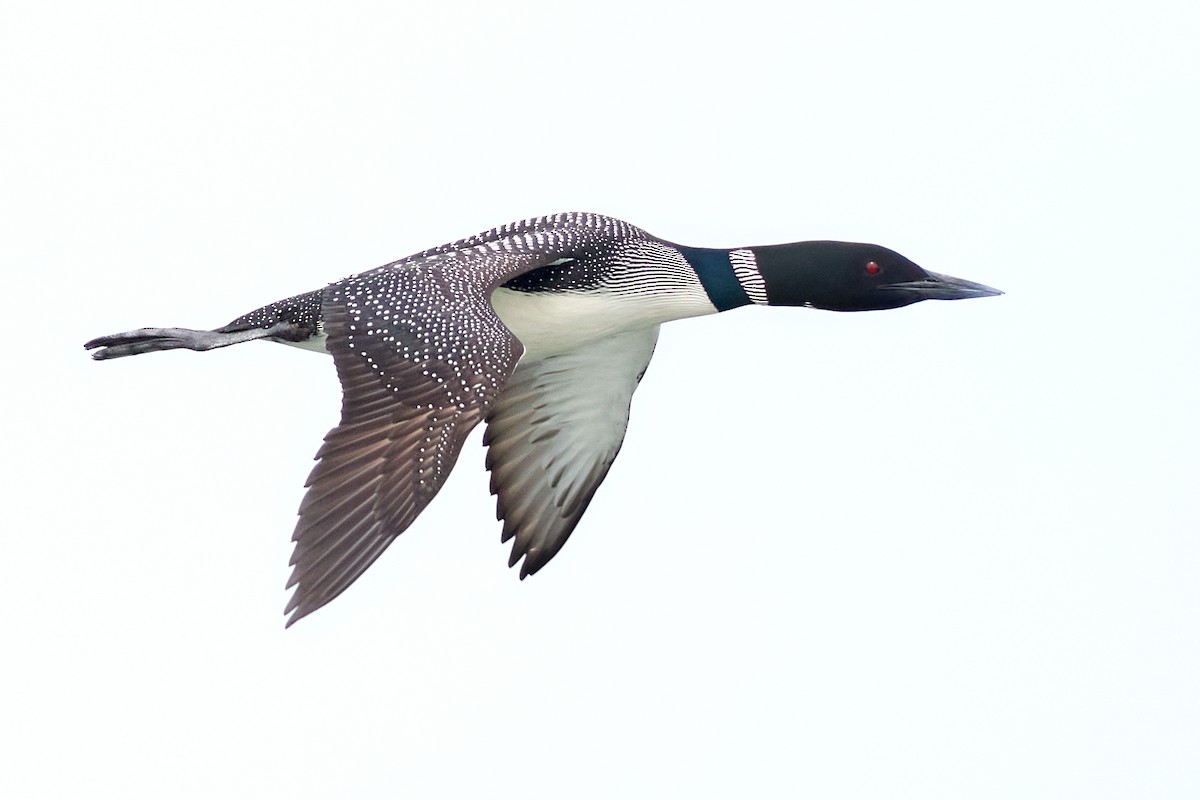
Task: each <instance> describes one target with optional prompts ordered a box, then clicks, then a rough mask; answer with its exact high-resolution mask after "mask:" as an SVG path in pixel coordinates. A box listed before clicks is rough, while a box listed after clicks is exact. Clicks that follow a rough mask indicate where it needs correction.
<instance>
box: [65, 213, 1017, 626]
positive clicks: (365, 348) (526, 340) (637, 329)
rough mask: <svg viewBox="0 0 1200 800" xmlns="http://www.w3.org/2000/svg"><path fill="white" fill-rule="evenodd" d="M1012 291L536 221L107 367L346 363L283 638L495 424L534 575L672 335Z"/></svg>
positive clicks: (143, 345)
mask: <svg viewBox="0 0 1200 800" xmlns="http://www.w3.org/2000/svg"><path fill="white" fill-rule="evenodd" d="M998 294H1002V293H1001V292H1000V291H998V290H996V289H992V288H990V287H987V286H983V285H982V284H978V283H972V282H970V281H965V280H961V279H959V278H952V277H949V276H947V275H939V274H938V273H936V272H929V271H926V270H924V269H922V268H921V267H919V266H917V265H916V264H914V263H913V262H912V261H909V260H908V259H907V258H905V257H904V256H902V255H900V254H899V253H896V252H893V251H891V250H888V249H887V248H884V247H879V246H877V245H872V244H853V243H847V242H832V241H811V242H797V243H794V244H781V245H770V246H765V247H741V248H736V249H733V250H721V249H710V248H695V247H685V246H683V245H678V244H672V243H671V242H667V241H665V240H663V239H659V238H656V237H654V236H651V235H650V234H648V233H646V232H645V231H643V230H640V229H639V228H636V227H634V226H633V225H630V224H628V223H626V222H622V221H620V220H617V219H613V218H611V217H606V216H601V215H598V214H587V213H566V214H556V215H553V216H546V217H537V218H533V219H528V220H525V221H523V222H515V223H511V224H509V225H504V226H501V227H498V228H493V229H492V230H489V231H485V232H484V233H480V234H478V235H476V236H472V237H470V238H467V239H461V240H459V241H456V242H452V243H450V244H445V245H442V246H440V247H434V248H432V249H430V250H425V251H423V252H420V253H416V254H415V255H411V256H409V257H408V258H405V259H401V260H400V261H395V262H392V263H391V264H386V265H384V266H382V267H379V268H377V269H373V270H370V271H368V272H364V273H361V274H359V275H353V276H351V277H349V278H345V279H343V280H340V281H338V282H337V283H332V284H330V285H328V286H326V287H325V288H324V289H320V290H318V291H315V292H309V293H307V294H301V295H297V296H295V297H290V298H288V299H286V300H280V301H279V302H276V303H271V304H270V305H267V306H264V307H262V308H259V309H256V310H254V311H251V312H250V313H249V314H246V315H244V316H241V317H238V318H237V319H235V320H234V321H233V322H231V323H229V324H228V325H225V326H223V327H220V328H216V329H214V330H211V331H198V330H190V329H187V328H142V329H140V330H135V331H128V332H126V333H117V334H113V335H111V336H101V337H100V338H98V339H93V340H92V341H90V342H88V343H87V344H86V345H84V347H86V348H87V349H88V350H93V351H94V352H92V357H93V358H96V359H101V360H103V359H110V358H120V357H122V356H130V355H137V354H139V353H149V352H152V351H155V350H171V349H176V348H188V349H191V350H211V349H213V348H217V347H226V346H228V345H231V344H238V343H239V342H247V341H250V340H252V339H268V340H271V341H275V342H283V343H286V344H292V345H297V346H301V347H307V348H310V349H313V350H317V351H320V352H328V353H330V354H331V355H332V356H333V360H334V365H335V366H336V368H337V373H338V378H339V379H340V380H341V383H342V392H343V396H342V414H341V422H340V423H339V424H338V425H337V427H335V428H334V429H333V430H331V431H330V432H329V433H328V434H327V435H326V436H325V442H324V444H323V445H322V446H321V448H320V450H319V451H318V452H317V455H316V458H317V460H318V463H317V465H316V466H315V467H314V469H313V471H312V473H311V475H310V476H309V478H308V481H307V483H306V487H307V492H306V493H305V495H304V499H303V501H302V503H301V504H300V519H299V521H298V523H297V525H296V529H295V533H294V535H293V537H292V539H293V541H294V542H295V550H294V552H293V555H292V559H291V564H292V566H293V571H292V574H291V577H290V578H289V580H288V583H287V586H288V588H291V587H293V586H295V587H296V590H295V592H294V593H293V595H292V597H291V599H290V600H289V602H288V604H287V607H286V609H285V610H284V614H290V617H289V619H288V621H287V625H291V624H293V623H294V622H296V621H297V620H298V619H300V618H302V617H304V616H307V615H308V614H311V613H312V612H313V611H315V610H316V609H318V608H320V607H321V606H323V605H325V604H326V603H328V602H329V601H330V600H332V599H333V598H335V597H337V596H338V595H339V594H340V593H341V592H343V591H344V590H345V589H346V588H347V587H348V586H350V584H351V583H353V582H354V581H355V580H356V579H357V578H358V577H359V576H360V575H362V573H363V572H364V571H366V569H367V568H368V567H369V566H370V565H371V564H372V563H373V562H374V561H375V559H376V558H378V557H379V556H380V554H381V553H383V551H384V550H385V549H386V548H387V546H388V545H389V544H391V542H392V540H393V539H395V538H396V537H397V536H399V535H400V534H401V533H403V532H404V530H405V529H407V528H408V526H409V525H411V524H412V522H413V520H414V519H416V517H417V515H418V514H420V513H421V511H422V510H423V509H424V508H425V506H426V505H428V503H429V501H430V500H432V499H433V496H434V495H435V494H437V492H438V490H439V489H440V488H441V487H442V485H443V484H444V483H445V481H446V477H447V476H448V475H449V473H450V469H451V468H452V467H453V466H454V462H455V461H456V459H457V458H458V454H459V451H460V449H461V448H462V444H463V441H464V440H465V439H466V437H467V434H468V433H470V431H471V429H472V428H474V427H475V426H476V425H477V424H479V423H480V422H485V423H486V426H487V427H486V432H485V435H484V444H485V445H486V446H487V448H488V451H487V462H486V464H487V468H488V469H489V470H490V471H491V491H492V493H493V494H495V495H496V496H497V502H496V506H497V519H500V520H503V523H504V524H503V533H502V534H501V541H508V540H509V539H512V540H513V548H512V553H511V555H510V557H509V566H510V567H511V566H513V565H514V564H516V563H517V561H520V560H521V559H522V557H523V558H524V562H523V563H522V564H521V571H520V575H521V578H525V576H527V575H532V574H533V573H535V572H537V571H538V570H539V569H541V568H542V567H543V566H545V564H546V562H548V561H549V560H550V559H551V558H553V557H554V554H555V553H557V552H558V551H559V549H560V548H561V547H562V546H563V544H564V543H565V542H566V540H567V537H569V536H570V535H571V531H572V530H574V528H575V526H576V524H577V523H578V522H579V519H580V517H581V516H582V515H583V512H584V509H586V508H587V505H588V503H589V502H590V501H591V499H592V495H593V494H595V492H596V488H597V487H598V486H599V485H600V482H601V481H603V480H604V477H605V475H606V474H607V473H608V469H609V467H610V466H611V465H612V463H613V459H615V458H616V456H617V451H618V450H620V448H621V442H622V440H623V439H624V437H625V428H626V424H627V423H628V420H629V406H630V400H631V398H632V397H633V392H634V389H636V388H637V385H638V382H639V381H640V380H641V378H642V375H643V374H644V373H645V371H646V367H647V365H648V364H649V363H650V357H651V355H652V354H653V352H654V345H655V342H656V341H657V339H658V329H659V325H660V324H661V323H663V322H668V321H670V320H675V319H682V318H684V317H694V316H700V315H703V314H714V313H717V312H720V311H728V310H729V309H732V308H737V307H739V306H745V305H752V304H753V305H772V306H806V307H809V308H818V309H828V310H833V311H870V310H877V309H887V308H898V307H900V306H906V305H909V304H911V303H916V302H920V301H921V300H930V299H935V300H959V299H963V298H969V297H986V296H989V295H998Z"/></svg>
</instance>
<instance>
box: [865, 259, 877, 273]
mask: <svg viewBox="0 0 1200 800" xmlns="http://www.w3.org/2000/svg"><path fill="white" fill-rule="evenodd" d="M867 274H868V275H878V274H879V265H878V264H876V263H875V262H874V261H868V262H867Z"/></svg>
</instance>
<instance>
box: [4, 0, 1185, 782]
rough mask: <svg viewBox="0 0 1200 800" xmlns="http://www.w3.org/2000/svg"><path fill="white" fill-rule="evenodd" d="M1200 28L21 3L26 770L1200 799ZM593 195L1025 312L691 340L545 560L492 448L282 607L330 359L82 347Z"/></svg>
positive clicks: (12, 610)
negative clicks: (856, 257)
mask: <svg viewBox="0 0 1200 800" xmlns="http://www.w3.org/2000/svg"><path fill="white" fill-rule="evenodd" d="M409 8H411V10H406V9H409ZM785 8H786V9H788V10H782V9H785ZM1198 36H1200V11H1197V10H1196V5H1195V4H1194V3H1191V2H1182V1H1181V2H1178V3H1157V2H1141V3H1136V4H1133V3H1130V4H1117V3H1086V4H1085V3H1061V2H1046V0H1039V2H1036V3H1032V2H1031V3H1024V2H1017V3H1005V4H998V5H996V6H994V7H991V8H983V7H980V6H977V5H972V4H962V3H949V2H946V3H930V2H919V1H916V2H908V3H853V2H846V3H836V4H831V3H811V4H810V3H783V2H778V3H772V4H769V5H758V4H755V3H750V2H739V3H730V4H722V5H720V6H712V5H708V4H683V3H678V4H676V3H670V4H661V5H658V4H655V3H651V2H636V3H623V2H607V1H606V2H602V3H589V4H571V3H565V2H557V3H539V4H534V3H523V2H519V3H503V2H478V3H465V2H440V3H387V2H378V3H352V2H347V3H337V4H333V3H307V2H288V3H267V4H261V3H246V2H238V3H227V4H225V3H214V2H211V0H208V1H207V2H203V3H175V2H172V3H134V2H108V3H54V2H45V1H43V2H21V1H20V0H8V1H7V2H5V3H4V4H3V8H2V10H0V75H2V76H3V77H2V78H0V100H2V102H3V109H4V122H3V125H0V170H2V173H0V203H2V204H3V208H2V212H3V220H4V222H3V228H4V232H3V234H2V235H0V263H2V264H3V267H4V270H5V273H4V274H5V275H6V276H7V280H8V283H7V286H6V291H5V303H4V307H5V310H6V315H7V328H8V331H7V346H6V348H5V361H6V363H7V367H8V368H7V376H8V377H7V379H6V381H5V385H6V389H7V391H6V392H4V394H3V399H0V403H2V404H3V411H2V413H0V426H2V430H0V436H2V440H3V442H4V448H5V453H6V458H5V459H4V460H3V462H2V463H0V470H3V471H4V472H5V475H4V480H3V481H2V483H0V485H3V486H4V489H3V492H4V507H5V509H6V513H5V515H4V524H3V533H2V534H0V564H2V565H3V570H4V577H3V579H2V580H0V607H2V608H3V611H2V612H0V614H2V616H0V620H2V622H3V639H2V642H3V652H4V656H3V658H2V659H0V677H2V678H3V680H2V681H0V687H2V688H0V717H2V718H3V720H4V722H3V724H0V740H3V741H0V751H2V752H3V753H4V759H3V761H4V764H3V766H2V767H0V795H3V796H4V797H13V798H18V797H20V798H37V797H46V798H50V797H53V798H61V797H87V798H100V797H114V798H164V797H169V798H189V797H222V798H228V797H248V798H275V797H279V798H284V797H286V798H327V797H400V796H403V797H411V798H457V797H464V798H465V797H488V798H508V797H514V798H515V797H521V798H600V797H618V796H622V797H672V796H673V797H814V798H922V799H924V798H936V797H946V798H1012V797H1021V798H1088V800H1096V799H1097V798H1129V797H1153V798H1195V797H1198V796H1200V759H1198V758H1197V753H1200V680H1198V676H1200V636H1198V633H1197V632H1198V630H1200V580H1198V577H1200V543H1198V537H1200V511H1198V510H1197V502H1196V491H1197V488H1196V484H1197V478H1198V476H1200V457H1198V456H1197V448H1198V445H1200V421H1198V418H1197V408H1198V407H1200V389H1198V387H1197V355H1196V346H1197V345H1196V343H1197V337H1198V334H1200V321H1198V315H1197V312H1196V310H1195V305H1194V303H1195V301H1194V295H1195V293H1196V292H1195V286H1196V278H1197V274H1198V273H1200V270H1198V269H1197V247H1196V237H1197V220H1198V219H1200V202H1198V200H1197V193H1196V192H1197V188H1196V187H1197V186H1198V185H1200V156H1198V155H1197V142H1200V102H1198V98H1200V55H1198V53H1200V51H1198V50H1197V45H1196V42H1197V37H1198ZM566 210H591V211H598V212H603V213H606V214H610V215H613V216H616V217H620V218H622V219H626V220H628V221H630V222H632V223H634V224H636V225H639V226H641V227H643V228H645V229H647V230H648V231H650V232H652V233H654V234H656V235H659V236H662V237H665V238H667V239H671V240H673V241H678V242H683V243H686V244H690V245H695V246H739V245H754V244H769V243H777V242H787V241H797V240H803V239H827V238H832V239H848V240H857V241H871V242H877V243H880V244H884V245H887V246H889V247H892V248H893V249H896V250H898V251H900V252H902V253H904V254H905V255H907V256H908V257H910V258H912V259H913V260H915V261H917V262H918V263H920V264H922V265H923V266H925V267H927V268H929V269H933V270H936V271H939V272H944V273H949V274H952V275H956V276H960V277H963V278H968V279H970V280H974V281H980V282H983V283H987V284H989V285H993V286H997V287H999V288H1001V289H1004V290H1005V291H1006V292H1007V293H1008V294H1007V295H1006V296H1005V297H1002V298H997V299H988V300H978V301H971V302H962V303H936V302H927V303H922V304H919V305H917V306H913V307H910V308H905V309H900V310H896V311H887V312H879V313H870V314H834V313H826V312H816V311H808V310H802V309H786V308H785V309H762V308H748V309H740V310H738V311H735V312H731V313H729V314H722V315H720V316H713V317H708V318H704V319H699V320H688V321H682V322H678V323H673V324H671V325H668V326H666V327H665V328H664V329H663V333H662V337H661V339H660V342H659V346H658V351H657V355H656V357H655V359H654V361H653V363H652V364H651V366H650V369H649V372H648V374H647V376H646V379H645V381H644V382H643V384H642V387H641V388H640V390H639V391H638V393H637V395H636V396H635V398H634V403H633V417H632V420H631V424H630V427H629V434H628V437H627V439H626V441H625V447H624V450H623V451H622V454H621V456H620V458H619V459H618V460H617V462H616V465H615V466H614V468H613V470H612V473H611V474H610V476H609V478H608V480H607V481H606V483H605V484H604V485H603V486H602V487H601V489H600V491H599V492H598V494H597V495H596V498H595V500H594V502H593V503H592V506H591V508H590V509H589V511H588V513H587V514H586V515H585V517H584V519H583V522H582V523H581V525H580V526H579V528H578V529H577V531H576V533H575V535H574V536H573V537H572V539H571V541H570V542H569V543H568V545H567V546H566V548H565V549H564V550H563V551H562V553H561V554H559V556H558V557H557V558H556V559H555V560H554V561H553V563H551V564H550V565H549V566H548V567H547V568H546V569H545V570H543V571H542V572H540V573H539V574H538V575H537V576H536V577H534V578H531V579H529V580H526V581H524V582H520V581H518V580H517V572H516V570H508V569H506V568H505V563H506V558H507V552H508V547H507V546H504V545H501V544H500V543H499V535H500V526H499V524H498V523H496V522H495V521H494V520H495V517H494V505H493V499H492V498H491V497H490V496H489V494H488V491H487V473H486V472H485V471H484V469H483V449H482V448H481V447H479V435H478V432H477V433H476V435H475V437H474V438H473V439H472V440H471V442H470V443H468V446H467V447H466V449H465V450H464V452H463V456H462V458H461V459H460V461H459V465H458V468H457V470H456V471H455V473H454V476H453V478H452V479H451V480H450V482H449V484H448V485H447V486H446V488H445V490H444V491H443V492H442V493H441V495H440V496H439V497H438V498H437V500H436V501H435V502H434V503H433V504H432V505H431V506H430V507H429V509H428V510H427V511H426V512H425V513H424V514H423V515H422V516H421V517H420V518H419V519H418V521H417V522H416V524H414V525H413V526H412V528H411V529H410V530H409V531H408V532H407V533H405V534H404V536H403V537H401V538H400V539H399V540H397V542H395V543H394V544H393V545H392V547H391V548H390V549H389V551H388V552H387V553H386V554H385V555H384V557H383V558H382V559H381V560H380V561H379V562H378V563H377V564H376V565H375V566H374V567H372V568H371V570H370V571H369V572H368V573H367V574H366V576H365V577H364V578H363V579H362V580H360V581H359V582H358V583H357V584H355V585H354V586H353V587H352V588H351V589H350V590H349V591H348V592H347V593H346V594H344V595H343V596H342V597H340V598H339V599H337V600H336V601H335V602H334V603H333V604H331V605H330V606H328V607H326V608H324V609H322V610H321V611H320V612H318V613H317V614H315V615H313V616H312V617H309V618H307V619H305V620H303V621H302V622H301V623H299V624H298V625H296V626H295V627H293V628H291V629H289V630H287V631H285V630H284V628H283V622H284V618H283V616H282V615H281V611H282V609H283V606H284V603H285V602H286V599H287V595H286V593H285V592H284V591H283V584H284V582H285V580H286V577H287V574H288V567H287V561H288V557H289V555H290V550H291V546H290V542H289V538H290V535H291V531H292V526H293V522H294V514H295V510H296V508H297V506H298V504H299V502H300V498H301V494H302V486H303V482H304V479H305V477H306V476H307V474H308V472H309V470H310V468H311V464H312V461H311V459H312V456H313V454H314V453H315V452H316V449H317V447H318V445H319V443H320V441H321V437H322V436H323V435H324V434H325V432H326V431H327V430H328V429H329V428H330V427H331V426H332V425H334V424H335V423H336V422H337V418H338V410H339V407H340V394H339V388H338V384H337V380H336V375H335V373H334V368H333V363H332V360H330V359H328V358H322V357H320V356H317V355H314V354H311V353H307V352H304V351H301V350H296V349H292V348H285V347H280V346H276V345H269V344H261V343H254V344H248V345H245V346H239V347H233V348H229V349H227V350H222V351H216V352H212V353H206V354H198V353H190V352H182V353H178V352H177V353H166V354H157V355H153V356H146V357H143V358H136V359H123V360H120V361H116V362H110V363H103V364H101V363H94V362H92V361H90V360H89V359H88V358H87V355H86V354H85V352H84V351H83V349H82V344H83V342H84V341H85V340H87V339H89V338H92V337H94V336H98V335H101V334H107V333H112V332H115V331H122V330H128V329H130V328H135V327H140V326H148V325H161V326H188V327H200V328H209V327H214V326H217V325H221V324H224V323H225V322H227V321H229V320H230V319H232V318H234V317H235V316H238V315H240V314H242V313H244V312H246V311H248V310H250V309H253V308H256V307H258V306H260V305H263V304H265V303H268V302H270V301H273V300H277V299H280V298H283V297H286V296H289V295H292V294H296V293H298V292H302V291H310V290H314V289H318V288H320V287H321V286H323V285H324V284H326V283H328V282H330V281H333V280H337V279H339V278H341V277H343V276H345V275H349V274H352V273H355V272H360V271H363V270H366V269H369V268H372V267H374V266H377V265H379V264H382V263H385V262H387V261H391V260H394V259H397V258H401V257H403V256H405V255H408V254H409V253H412V252H414V251H417V250H421V249H424V248H426V247H429V246H432V245H436V244H439V243H441V242H444V241H448V240H451V239H455V238H458V237H461V236H465V235H469V234H472V233H475V232H476V231H479V230H482V229H484V228H489V227H492V226H493V225H496V224H500V223H504V222H507V221H510V220H515V219H520V218H524V217H528V216H533V215H537V214H543V213H549V212H555V211H566Z"/></svg>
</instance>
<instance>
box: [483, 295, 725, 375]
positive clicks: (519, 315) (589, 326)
mask: <svg viewBox="0 0 1200 800" xmlns="http://www.w3.org/2000/svg"><path fill="white" fill-rule="evenodd" d="M492 307H493V308H495V309H496V314H497V315H498V316H499V317H500V320H501V321H502V322H503V323H504V324H505V325H506V326H507V327H508V329H509V330H511V331H512V332H513V333H514V334H515V335H516V337H517V338H518V339H520V340H521V344H523V345H524V346H525V355H524V356H523V360H526V361H538V360H541V359H543V358H545V357H547V356H551V355H555V354H557V353H566V352H569V351H571V350H574V349H576V348H578V347H580V346H582V345H584V344H587V343H588V342H593V341H596V340H597V339H601V338H604V337H607V336H612V335H614V334H617V333H622V332H624V331H631V330H637V329H644V328H649V327H653V326H655V325H659V324H661V323H663V322H667V321H669V320H673V319H682V318H684V317H696V316H700V315H702V314H713V313H715V312H716V308H714V307H713V305H712V303H710V302H709V301H708V299H707V297H706V296H704V295H697V294H695V293H686V294H668V293H662V294H654V295H645V294H641V295H631V294H613V293H607V292H517V291H513V290H511V289H497V290H496V291H495V292H493V293H492Z"/></svg>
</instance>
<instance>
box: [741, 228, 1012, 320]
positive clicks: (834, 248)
mask: <svg viewBox="0 0 1200 800" xmlns="http://www.w3.org/2000/svg"><path fill="white" fill-rule="evenodd" d="M750 249H751V250H753V251H754V256H755V261H756V262H757V266H758V271H759V273H760V274H761V275H762V278H763V283H765V284H766V288H767V302H768V303H769V304H770V305H773V306H809V307H812V308H824V309H827V310H829V311H876V310H879V309H884V308H899V307H900V306H907V305H909V304H911V303H918V302H920V301H922V300H962V299H966V298H969V297H988V296H991V295H998V294H1003V292H1001V291H1000V290H998V289H993V288H991V287H989V286H984V285H983V284H980V283H972V282H971V281H964V280H962V279H960V278H952V277H950V276H949V275H939V274H938V273H936V272H929V271H928V270H924V269H921V268H920V267H918V266H917V265H916V264H914V263H913V262H911V261H909V260H908V259H907V258H905V257H904V256H902V255H900V254H899V253H897V252H895V251H893V250H888V249H887V248H886V247H880V246H879V245H875V244H856V243H854V242H797V243H795V244H778V245H770V246H767V247H752V248H750Z"/></svg>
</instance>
